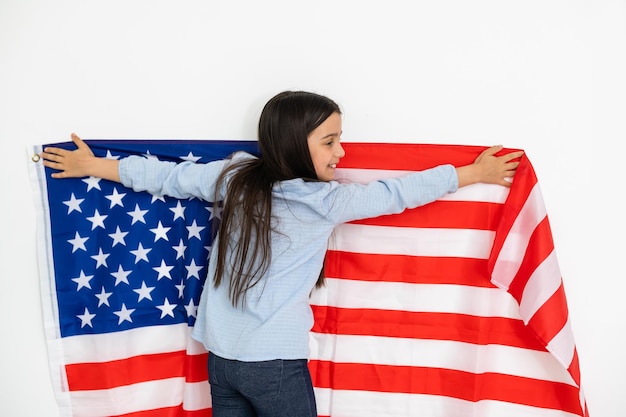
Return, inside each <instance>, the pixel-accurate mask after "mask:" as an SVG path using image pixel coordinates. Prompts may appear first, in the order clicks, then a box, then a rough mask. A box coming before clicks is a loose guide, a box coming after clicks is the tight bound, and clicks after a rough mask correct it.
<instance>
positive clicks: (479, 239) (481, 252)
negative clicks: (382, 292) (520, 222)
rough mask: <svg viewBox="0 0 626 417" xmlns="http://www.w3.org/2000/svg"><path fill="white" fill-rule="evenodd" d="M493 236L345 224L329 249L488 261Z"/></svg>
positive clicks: (481, 232)
mask: <svg viewBox="0 0 626 417" xmlns="http://www.w3.org/2000/svg"><path fill="white" fill-rule="evenodd" d="M494 235H495V233H494V232H492V231H489V230H474V229H428V228H423V229H420V228H414V227H388V226H367V225H361V224H350V223H346V224H342V225H340V226H338V227H337V228H336V229H335V232H334V234H333V236H332V237H331V238H330V240H329V247H330V248H331V249H335V250H340V251H345V252H357V253H376V254H385V255H409V256H453V257H460V258H475V259H487V258H488V257H489V252H490V251H491V246H492V245H493V238H494Z"/></svg>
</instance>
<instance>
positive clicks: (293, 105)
mask: <svg viewBox="0 0 626 417" xmlns="http://www.w3.org/2000/svg"><path fill="white" fill-rule="evenodd" d="M333 113H339V114H341V111H340V109H339V106H338V105H337V104H336V103H335V102H334V101H332V100H331V99H329V98H327V97H324V96H321V95H319V94H315V93H309V92H304V91H284V92H282V93H279V94H277V95H276V96H274V97H273V98H272V99H270V100H269V101H268V102H267V104H265V107H264V108H263V111H262V112H261V117H260V119H259V128H258V140H259V150H260V157H259V158H258V159H245V160H242V161H241V162H235V163H232V164H231V165H229V167H228V168H227V169H226V170H225V171H224V172H222V174H221V176H220V177H219V179H218V183H217V188H216V189H218V190H219V189H220V188H222V186H223V185H224V184H225V185H226V198H225V199H224V206H223V210H222V216H221V220H220V223H219V229H218V236H219V239H218V245H217V251H218V253H217V265H216V273H215V279H214V283H213V285H214V286H215V287H217V286H219V285H220V284H221V283H222V280H223V279H224V276H225V275H226V271H228V275H230V281H229V283H228V285H229V296H230V299H231V302H232V303H233V305H234V306H237V305H238V304H239V303H240V302H243V300H244V299H245V295H246V292H247V290H248V289H250V288H252V287H254V286H255V285H257V284H258V283H259V281H260V279H261V277H262V276H263V275H264V274H265V272H266V271H267V269H268V268H269V262H270V259H271V254H272V248H271V232H272V188H273V187H274V185H275V184H276V183H277V182H279V181H284V180H290V179H294V178H303V179H305V180H309V181H316V180H317V176H316V174H315V167H314V166H313V161H312V160H311V155H310V153H309V147H308V142H307V138H308V136H309V134H310V133H311V132H312V131H313V130H314V129H315V128H317V127H318V126H319V125H321V124H322V123H323V122H324V121H325V120H326V119H327V118H328V117H329V116H330V115H331V114H333ZM235 232H236V233H235ZM229 236H238V239H237V240H236V241H235V240H233V239H229ZM227 254H228V259H227ZM322 277H323V274H320V280H319V281H318V284H320V283H321V279H322Z"/></svg>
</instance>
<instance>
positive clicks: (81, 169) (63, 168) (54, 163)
mask: <svg viewBox="0 0 626 417" xmlns="http://www.w3.org/2000/svg"><path fill="white" fill-rule="evenodd" d="M72 141H73V142H74V143H75V144H76V149H75V150H73V151H68V150H67V149H61V148H54V147H47V148H45V149H44V150H43V152H42V153H41V157H42V158H43V164H44V165H45V166H47V167H48V168H52V169H56V170H58V171H59V172H55V173H53V174H52V178H80V177H88V176H92V177H98V178H103V179H106V180H111V181H116V182H120V175H119V171H118V166H119V161H117V160H114V159H106V158H98V157H96V156H94V154H93V152H92V151H91V149H90V148H89V146H88V145H87V144H86V143H85V142H83V141H82V140H81V139H80V138H79V137H78V136H76V134H74V133H72Z"/></svg>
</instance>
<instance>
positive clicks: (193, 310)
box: [185, 300, 198, 317]
mask: <svg viewBox="0 0 626 417" xmlns="http://www.w3.org/2000/svg"><path fill="white" fill-rule="evenodd" d="M185 310H187V317H197V315H198V306H197V305H195V304H194V303H193V300H189V304H187V305H186V306H185Z"/></svg>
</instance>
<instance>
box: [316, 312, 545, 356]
mask: <svg viewBox="0 0 626 417" xmlns="http://www.w3.org/2000/svg"><path fill="white" fill-rule="evenodd" d="M312 308H313V314H314V316H315V324H314V326H313V331H314V332H317V333H327V334H339V335H363V336H382V337H401V338H412V339H432V340H454V341H459V342H466V343H472V344H476V345H488V344H498V345H506V346H514V347H520V348H524V349H533V350H539V351H545V348H544V346H543V345H542V344H541V343H540V342H539V341H538V340H537V338H536V337H534V335H533V334H531V333H529V332H528V330H527V329H526V328H525V326H524V323H523V322H522V321H521V320H515V319H508V318H504V317H478V316H470V315H466V314H453V313H422V312H409V311H394V310H374V309H350V308H337V307H327V306H316V305H314V306H312Z"/></svg>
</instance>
